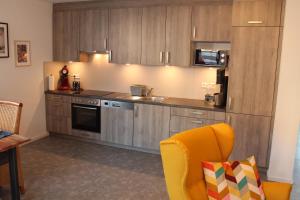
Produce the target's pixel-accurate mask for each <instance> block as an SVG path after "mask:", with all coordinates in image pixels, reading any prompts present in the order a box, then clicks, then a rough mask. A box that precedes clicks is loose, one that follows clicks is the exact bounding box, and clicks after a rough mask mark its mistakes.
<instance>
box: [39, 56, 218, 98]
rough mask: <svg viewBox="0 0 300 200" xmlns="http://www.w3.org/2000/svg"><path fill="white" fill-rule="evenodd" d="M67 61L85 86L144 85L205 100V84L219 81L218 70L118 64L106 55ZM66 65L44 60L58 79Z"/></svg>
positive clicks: (113, 88) (156, 92)
mask: <svg viewBox="0 0 300 200" xmlns="http://www.w3.org/2000/svg"><path fill="white" fill-rule="evenodd" d="M66 64H67V65H68V67H69V70H70V74H73V73H75V74H79V75H80V77H81V83H82V87H83V88H84V89H93V90H108V91H113V92H124V93H130V90H129V87H130V85H132V84H145V85H147V86H149V87H152V88H154V90H153V92H154V95H162V96H169V97H179V98H192V99H204V95H205V94H206V93H207V90H206V89H205V88H203V87H202V83H216V69H210V68H184V67H175V66H169V67H165V66H142V65H129V66H127V65H116V64H108V63H107V60H105V57H104V58H101V57H100V58H99V59H98V58H96V59H95V62H94V63H91V64H86V63H72V64H68V63H66ZM63 65H64V63H57V62H48V63H45V76H48V75H50V74H53V75H54V77H55V79H56V81H57V80H58V78H59V70H60V69H61V68H62V67H63ZM70 81H72V79H71V80H70ZM46 88H47V87H46ZM216 91H217V88H216Z"/></svg>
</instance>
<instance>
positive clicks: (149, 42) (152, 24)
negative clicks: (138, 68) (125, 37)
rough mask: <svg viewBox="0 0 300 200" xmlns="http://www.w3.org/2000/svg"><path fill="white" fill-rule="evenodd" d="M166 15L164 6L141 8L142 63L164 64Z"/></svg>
mask: <svg viewBox="0 0 300 200" xmlns="http://www.w3.org/2000/svg"><path fill="white" fill-rule="evenodd" d="M166 16H167V8H166V7H165V6H154V7H144V8H143V16H142V58H141V64H143V65H164V51H165V44H166Z"/></svg>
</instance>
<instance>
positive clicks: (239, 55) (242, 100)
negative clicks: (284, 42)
mask: <svg viewBox="0 0 300 200" xmlns="http://www.w3.org/2000/svg"><path fill="white" fill-rule="evenodd" d="M278 37H279V28H276V27H234V28H233V37H232V49H231V65H230V68H229V91H228V93H229V95H228V96H229V98H228V103H227V111H228V112H233V113H243V114H253V115H264V116H271V113H272V104H273V95H274V87H275V74H276V64H277V51H278Z"/></svg>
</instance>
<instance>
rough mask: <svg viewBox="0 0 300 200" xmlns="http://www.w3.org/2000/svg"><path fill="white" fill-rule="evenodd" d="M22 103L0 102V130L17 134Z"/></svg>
mask: <svg viewBox="0 0 300 200" xmlns="http://www.w3.org/2000/svg"><path fill="white" fill-rule="evenodd" d="M22 106H23V105H22V103H15V102H10V101H0V130H3V131H9V132H11V133H14V134H19V127H20V118H21V111H22Z"/></svg>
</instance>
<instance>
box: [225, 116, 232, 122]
mask: <svg viewBox="0 0 300 200" xmlns="http://www.w3.org/2000/svg"><path fill="white" fill-rule="evenodd" d="M226 121H227V124H230V123H231V117H230V115H228V116H227V119H226Z"/></svg>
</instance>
